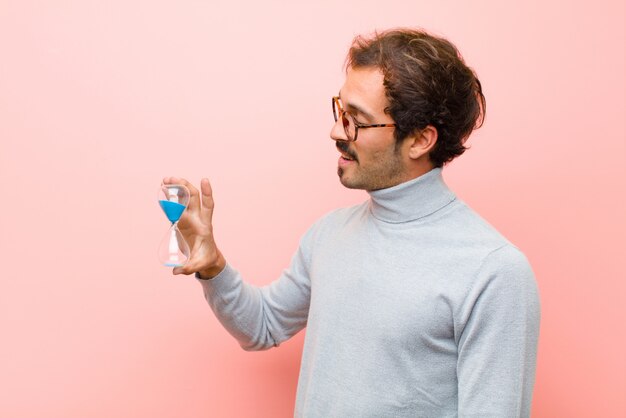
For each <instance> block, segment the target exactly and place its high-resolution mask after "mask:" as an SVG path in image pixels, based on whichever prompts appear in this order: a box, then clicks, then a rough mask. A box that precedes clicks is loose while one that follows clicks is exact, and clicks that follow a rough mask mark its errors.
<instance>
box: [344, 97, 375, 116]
mask: <svg viewBox="0 0 626 418" xmlns="http://www.w3.org/2000/svg"><path fill="white" fill-rule="evenodd" d="M337 96H338V97H339V99H340V100H341V103H343V104H344V106H345V107H346V108H347V110H352V111H357V112H358V113H360V114H362V115H363V116H365V117H366V118H367V119H369V120H370V121H373V120H374V117H373V116H372V115H371V114H370V113H368V112H366V111H365V110H363V109H362V108H361V107H359V106H357V105H355V104H353V103H346V102H344V101H343V99H341V92H339V93H337Z"/></svg>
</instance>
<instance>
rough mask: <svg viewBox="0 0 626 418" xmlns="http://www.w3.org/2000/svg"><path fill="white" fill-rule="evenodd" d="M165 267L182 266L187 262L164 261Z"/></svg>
mask: <svg viewBox="0 0 626 418" xmlns="http://www.w3.org/2000/svg"><path fill="white" fill-rule="evenodd" d="M163 265H164V266H165V267H182V266H184V265H185V263H184V262H183V263H163Z"/></svg>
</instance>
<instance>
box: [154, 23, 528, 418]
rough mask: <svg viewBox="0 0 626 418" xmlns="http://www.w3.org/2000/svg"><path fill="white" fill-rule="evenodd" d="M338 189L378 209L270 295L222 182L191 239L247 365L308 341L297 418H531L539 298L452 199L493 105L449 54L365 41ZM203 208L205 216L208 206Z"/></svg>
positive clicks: (355, 57) (324, 236)
mask: <svg viewBox="0 0 626 418" xmlns="http://www.w3.org/2000/svg"><path fill="white" fill-rule="evenodd" d="M332 105H333V113H334V118H335V124H334V125H333V127H332V130H331V133H330V136H331V138H332V139H333V140H334V141H335V143H336V147H337V149H338V150H339V153H340V158H339V162H338V175H339V179H340V181H341V183H342V184H343V185H344V186H346V187H349V188H356V189H364V190H366V191H367V192H368V193H369V195H370V198H369V199H368V200H367V201H365V202H364V203H362V204H360V205H358V206H355V207H351V208H344V209H339V210H336V211H333V212H331V213H330V214H328V215H326V216H324V217H323V218H322V219H320V220H319V221H318V222H316V223H315V224H314V225H313V226H312V227H311V228H310V229H309V230H308V231H307V233H306V234H305V235H304V237H303V238H302V240H301V242H300V246H299V248H298V250H297V252H296V254H295V255H294V257H293V259H292V263H291V265H290V267H289V268H288V269H287V270H285V271H284V272H283V274H282V275H281V277H280V278H279V279H278V280H276V281H275V282H273V283H271V284H270V285H268V286H265V287H262V288H257V287H254V286H251V285H249V284H247V283H245V282H244V281H243V280H242V279H241V277H240V275H239V273H238V272H237V271H236V270H235V269H234V268H233V267H232V266H230V265H228V264H227V263H226V261H225V259H224V257H223V256H222V254H221V253H220V251H219V249H218V248H217V246H216V244H215V241H214V239H213V233H212V225H211V217H212V212H213V197H212V193H211V187H210V185H209V182H208V180H206V179H203V180H202V182H201V194H200V193H199V192H198V191H197V190H196V189H195V188H194V187H193V186H192V185H191V184H189V183H188V182H186V181H185V180H184V179H177V178H166V179H164V182H165V183H173V182H181V183H183V184H185V185H187V187H189V189H190V190H191V193H192V198H191V202H190V204H189V209H188V211H187V212H186V214H185V216H184V217H183V219H182V220H181V221H180V223H179V226H180V228H181V231H182V233H183V234H184V235H185V237H186V239H188V242H190V243H191V244H192V254H191V257H190V260H189V262H188V263H187V264H186V265H185V266H184V267H181V268H176V269H175V270H174V273H175V274H192V273H195V274H196V277H197V278H198V280H199V281H200V283H201V284H202V286H203V288H204V293H205V295H206V298H207V300H208V302H209V304H210V305H211V307H212V309H213V310H214V312H215V314H216V316H217V317H218V318H219V320H220V321H221V323H222V324H223V325H224V326H225V327H226V329H228V331H229V332H230V333H231V334H232V335H233V336H234V337H235V338H237V340H238V341H239V342H240V344H241V346H242V347H243V348H244V349H246V350H263V349H267V348H270V347H274V346H277V345H278V344H280V343H281V342H282V341H285V340H286V339H288V338H290V337H291V336H293V335H294V334H296V333H297V332H298V331H300V330H301V329H302V328H304V327H305V326H306V327H307V333H306V339H305V344H304V351H303V354H302V366H301V371H300V379H299V383H298V393H297V401H296V411H295V415H296V416H298V417H300V416H302V417H417V416H419V417H429V418H436V417H456V416H459V417H481V418H488V417H493V418H503V417H528V416H529V414H530V405H531V396H532V390H533V384H534V378H535V364H536V352H537V340H538V332H539V317H540V311H539V299H538V294H537V288H536V283H535V279H534V275H533V272H532V270H531V268H530V266H529V263H528V261H527V259H526V257H525V256H524V255H523V254H522V252H520V250H519V249H517V248H516V247H515V246H514V245H512V244H511V243H510V242H509V241H507V240H506V238H504V237H503V236H502V235H500V234H499V233H498V232H497V231H496V230H495V229H494V228H493V227H492V226H490V225H489V224H488V223H487V222H486V221H484V220H483V219H482V218H481V217H480V216H479V215H478V214H476V213H475V212H474V211H472V210H471V209H470V208H469V207H468V206H467V205H466V204H465V203H464V202H462V201H461V200H460V199H458V198H457V197H456V196H455V194H454V193H453V192H452V191H451V190H450V189H449V188H448V187H447V186H446V184H445V183H444V181H443V178H442V173H441V171H442V168H443V165H444V164H445V163H447V162H449V161H451V160H452V159H453V158H455V157H457V156H458V155H460V154H462V153H463V152H464V151H465V147H464V145H463V144H464V142H465V140H466V139H467V137H468V136H469V135H470V133H471V132H472V130H473V129H474V128H475V127H476V126H479V125H480V124H481V123H482V120H483V117H484V109H485V99H484V97H483V94H482V90H481V85H480V82H479V81H478V79H477V77H476V75H475V74H474V72H473V71H472V70H471V69H470V68H468V67H467V66H466V65H465V63H464V62H463V60H462V58H461V57H460V55H459V53H458V51H457V50H456V48H455V47H454V46H453V45H452V44H450V43H449V42H448V41H446V40H444V39H441V38H438V37H435V36H431V35H429V34H427V33H425V32H423V31H418V30H392V31H387V32H384V33H382V34H377V35H376V36H374V37H373V38H371V39H366V38H362V37H357V38H356V39H355V41H354V44H353V46H352V48H351V49H350V52H349V55H348V60H347V71H346V80H345V83H344V85H343V86H342V88H341V90H340V91H339V93H338V96H337V97H334V98H333V99H332ZM201 203H202V204H201Z"/></svg>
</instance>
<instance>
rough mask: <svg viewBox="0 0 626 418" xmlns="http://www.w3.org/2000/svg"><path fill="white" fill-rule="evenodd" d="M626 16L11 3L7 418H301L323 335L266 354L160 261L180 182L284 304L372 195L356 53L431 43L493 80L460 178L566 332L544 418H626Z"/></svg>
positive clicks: (571, 7) (2, 38)
mask: <svg viewBox="0 0 626 418" xmlns="http://www.w3.org/2000/svg"><path fill="white" fill-rule="evenodd" d="M624 16H625V10H624V2H623V1H596V2H593V3H590V2H580V1H553V2H540V1H530V2H523V3H522V2H518V3H517V4H514V5H511V4H509V3H508V2H501V1H495V0H494V1H481V2H472V3H471V4H470V2H458V3H454V2H449V1H430V2H424V1H415V0H412V1H408V0H404V1H395V0H390V1H386V2H382V3H381V2H380V1H374V0H367V1H360V2H356V1H350V0H348V1H332V2H331V1H319V2H309V3H306V4H304V3H303V4H302V5H299V4H296V2H287V1H285V2H282V3H281V2H277V1H269V2H268V1H265V2H263V3H262V4H260V3H259V2H253V1H249V2H241V1H228V2H225V1H219V2H218V1H213V2H201V1H197V0H196V1H186V2H171V1H159V0H157V1H154V0H152V1H147V0H134V1H108V2H105V1H93V0H88V1H85V0H65V1H56V2H47V4H46V2H34V1H32V0H14V1H13V0H0V147H1V148H0V178H1V180H2V190H3V191H2V194H1V197H0V199H2V206H1V208H2V209H1V210H2V216H1V217H0V231H1V232H0V240H1V241H0V253H1V254H2V257H3V266H2V270H1V273H0V275H1V290H0V330H1V332H2V342H1V343H0V416H3V417H29V418H30V417H43V416H45V417H64V418H73V417H112V416H115V417H148V416H149V417H155V418H160V417H206V416H211V417H246V416H254V417H273V418H274V417H288V416H291V414H292V408H293V403H294V395H295V386H296V382H297V373H298V367H299V356H300V352H301V348H302V335H298V336H297V337H295V338H294V339H293V340H291V341H289V342H287V343H285V344H284V345H283V346H281V347H280V348H278V349H274V350H270V351H268V352H262V353H246V352H243V351H242V350H240V349H239V348H238V345H237V344H236V342H235V341H234V340H233V339H232V338H231V337H230V336H228V335H227V333H226V332H225V331H224V330H223V329H222V328H221V327H220V325H219V324H218V323H217V321H216V320H215V318H214V317H213V315H212V313H211V312H210V309H209V307H208V305H206V303H205V301H204V300H203V297H202V293H201V289H200V286H199V285H198V284H197V283H195V282H194V279H192V278H181V277H172V276H171V275H170V273H169V272H168V270H167V269H165V268H163V267H160V266H159V265H158V263H157V259H156V250H157V247H158V244H159V242H160V240H161V238H162V236H163V234H164V233H165V231H166V230H167V222H166V220H165V217H164V216H163V215H162V214H161V213H160V211H159V208H158V206H157V204H156V200H155V199H156V190H157V186H158V184H159V181H160V179H161V178H162V177H163V176H166V175H178V176H184V177H187V178H188V179H190V180H193V181H194V182H199V180H200V178H201V177H202V176H208V177H210V178H211V179H212V182H213V187H214V191H215V196H216V199H217V209H216V214H215V224H216V234H217V237H218V239H219V243H220V246H221V248H222V250H223V252H224V253H225V255H226V257H227V258H228V260H229V261H230V262H231V263H232V264H234V265H235V266H236V267H237V268H238V269H240V271H242V272H243V273H244V274H245V276H247V278H248V280H249V281H251V282H253V283H257V284H264V283H268V282H269V281H271V280H272V279H273V278H275V277H277V275H278V274H279V273H280V271H281V270H282V268H283V267H284V266H285V265H286V264H287V262H288V261H289V259H290V257H291V254H292V252H293V251H294V249H295V246H296V244H297V242H298V239H299V237H300V235H301V234H302V233H303V232H304V230H305V229H306V228H307V227H308V226H309V225H310V224H311V223H312V222H313V221H314V220H315V219H316V218H317V217H319V216H321V215H322V214H324V213H325V212H327V211H328V210H330V209H332V208H335V207H337V206H345V205H349V204H353V203H356V202H359V201H361V200H362V199H364V198H365V195H364V194H363V193H362V192H355V191H347V190H345V189H343V188H342V187H341V186H340V184H339V182H338V181H337V179H336V175H335V165H336V158H337V155H336V151H335V150H334V147H333V144H332V142H331V141H330V140H329V136H328V135H329V131H330V127H331V121H332V116H331V109H330V97H331V95H333V94H334V93H336V92H337V90H338V89H339V87H340V86H341V84H342V82H343V74H342V71H341V67H342V63H343V59H344V56H345V53H346V50H347V47H348V46H349V43H350V40H351V38H352V37H353V35H355V34H357V33H361V32H369V31H372V30H373V29H375V28H387V27H391V26H405V25H420V26H423V27H425V28H427V29H430V30H431V31H433V32H435V33H439V34H442V35H445V36H447V37H449V38H450V39H451V40H452V41H454V42H455V43H456V44H457V45H458V47H459V48H460V49H461V51H462V52H463V53H464V56H465V57H466V59H467V61H468V62H469V64H470V65H471V66H473V67H474V68H475V69H476V71H477V72H478V74H479V76H480V78H481V80H482V82H483V85H484V89H485V94H486V97H487V104H488V112H487V120H486V123H485V126H484V127H483V128H482V129H481V130H480V131H478V132H476V134H475V135H473V136H472V140H471V143H472V145H473V146H472V149H471V150H470V151H468V152H467V153H466V154H465V155H464V156H462V157H461V158H460V159H459V160H457V161H456V162H454V163H453V164H452V165H450V166H449V167H447V168H446V169H445V170H444V175H445V177H446V179H447V181H448V183H449V184H450V186H451V187H452V188H453V189H454V190H455V191H456V192H457V194H458V195H459V196H460V197H461V198H462V199H464V200H465V201H467V202H468V203H469V204H470V205H472V206H473V207H474V208H475V209H476V210H477V211H479V212H480V213H482V214H483V216H484V217H485V218H487V219H488V220H489V221H490V222H491V223H493V224H494V225H495V226H496V227H497V228H499V229H500V230H501V231H502V232H503V233H504V234H505V235H506V236H507V237H508V238H509V239H510V240H511V241H512V242H513V243H515V244H517V245H518V246H519V247H520V248H522V249H523V250H524V251H525V252H526V254H527V255H528V257H529V259H530V260H531V262H532V265H533V267H534V269H535V272H536V274H537V280H538V283H539V288H540V292H541V298H542V307H543V320H542V328H541V340H540V347H539V361H538V370H537V383H536V387H535V396H534V406H533V417H569V418H572V417H592V416H593V417H604V418H607V417H623V416H625V415H626V396H624V394H625V393H626V378H625V376H626V366H625V360H624V359H625V358H626V357H625V356H624V351H623V350H624V349H623V347H624V343H626V336H625V335H624V329H625V327H624V319H625V310H624V302H623V298H624V292H625V291H626V285H625V284H624V278H625V277H624V269H623V268H620V267H619V266H618V258H619V259H620V261H623V257H624V236H625V235H626V225H625V223H626V221H625V218H626V217H625V214H626V210H625V209H626V205H625V186H626V181H625V179H626V172H625V168H624V167H625V166H624V163H623V160H624V158H625V157H626V149H625V148H626V144H625V136H626V135H625V126H624V116H625V115H626V109H625V84H624V74H626V71H625V68H624V67H625V64H624V61H625V60H624V56H625V52H624V51H625V46H624V39H625V36H624V35H625V34H624V26H625V25H624Z"/></svg>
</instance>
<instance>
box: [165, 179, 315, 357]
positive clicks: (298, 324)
mask: <svg viewBox="0 0 626 418" xmlns="http://www.w3.org/2000/svg"><path fill="white" fill-rule="evenodd" d="M163 183H165V184H172V183H176V184H183V185H185V186H186V187H187V188H188V189H189V193H190V199H189V204H188V206H187V210H185V212H184V213H183V216H182V217H181V219H180V221H179V222H178V226H179V229H180V231H181V233H182V234H183V237H184V238H185V240H186V241H187V243H188V244H189V245H190V247H191V254H190V256H189V260H188V261H187V263H185V265H184V266H182V267H176V268H175V269H174V270H173V273H174V274H187V275H189V274H194V273H195V274H196V277H197V278H198V280H199V281H200V283H201V284H202V286H203V288H204V294H205V297H206V299H207V301H208V302H209V304H210V305H211V308H213V311H214V312H215V314H216V316H217V318H218V319H219V320H220V322H221V323H222V324H223V325H224V327H225V328H226V329H227V330H228V331H229V332H230V333H231V334H232V335H233V336H234V337H235V338H237V340H238V341H239V344H240V345H241V346H242V347H243V348H244V349H246V350H263V349H267V348H270V347H273V346H277V345H278V344H280V343H281V342H282V341H284V340H286V339H288V338H289V337H291V336H292V335H294V334H295V333H297V332H298V331H299V330H301V329H302V328H303V327H304V326H305V325H306V321H307V317H308V313H309V298H310V281H309V274H308V267H307V265H308V258H307V257H308V256H310V245H311V244H310V242H311V235H312V229H313V228H311V229H310V230H309V232H308V233H307V234H306V235H305V237H304V238H303V239H302V240H301V242H300V247H299V249H298V252H297V253H296V255H295V256H294V257H293V259H292V262H291V266H290V267H289V269H287V270H285V271H284V272H283V274H282V275H281V277H280V278H279V279H278V280H276V281H275V282H273V283H272V284H270V285H269V286H266V287H262V288H258V287H255V286H252V285H250V284H247V283H244V282H243V280H242V279H241V276H240V275H239V273H238V272H237V271H235V270H234V269H233V268H232V267H231V266H230V265H228V263H227V262H226V260H225V258H224V257H223V255H222V253H221V252H220V250H219V249H218V248H217V245H216V243H215V238H214V236H213V210H214V207H215V202H214V200H213V190H212V188H211V185H210V183H209V180H208V179H202V182H201V184H200V192H199V191H198V190H197V189H196V188H195V187H194V186H193V184H191V183H189V182H188V181H187V180H185V179H182V178H176V177H166V178H165V179H163Z"/></svg>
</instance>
